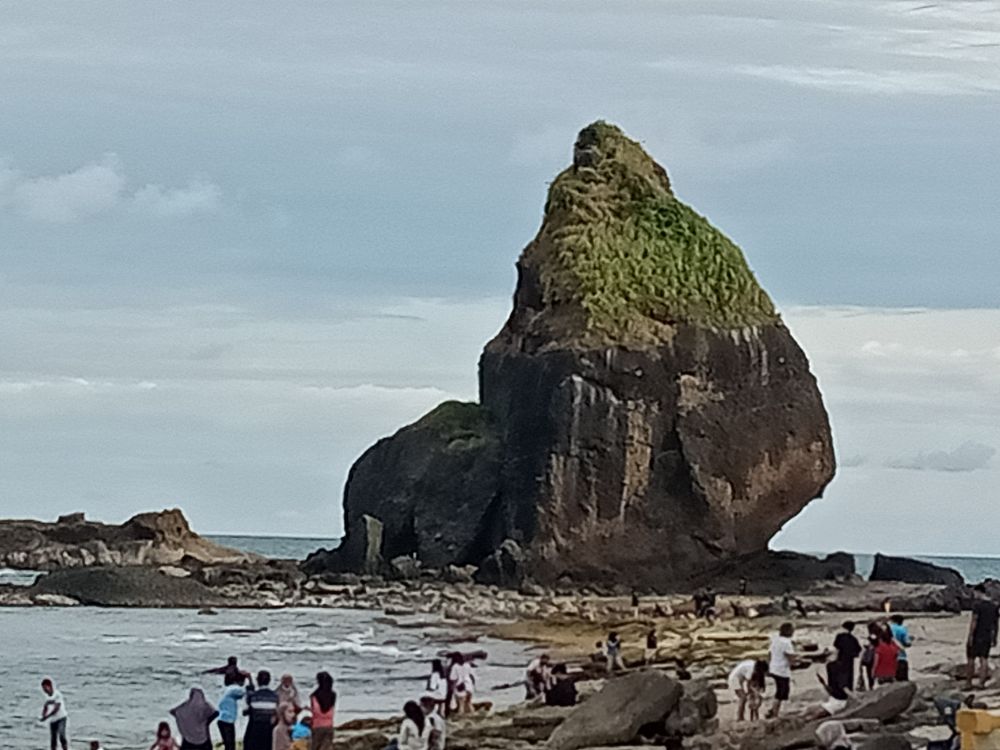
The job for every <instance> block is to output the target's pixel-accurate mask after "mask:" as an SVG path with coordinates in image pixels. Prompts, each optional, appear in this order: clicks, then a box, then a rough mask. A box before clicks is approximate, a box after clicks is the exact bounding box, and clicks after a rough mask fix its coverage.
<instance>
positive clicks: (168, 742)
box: [149, 721, 180, 750]
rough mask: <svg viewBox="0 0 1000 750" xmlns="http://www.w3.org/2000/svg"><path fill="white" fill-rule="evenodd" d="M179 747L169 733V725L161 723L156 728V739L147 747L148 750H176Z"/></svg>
mask: <svg viewBox="0 0 1000 750" xmlns="http://www.w3.org/2000/svg"><path fill="white" fill-rule="evenodd" d="M179 747H180V746H179V745H178V744H177V740H175V739H174V736H173V735H172V734H171V733H170V725H169V724H167V722H165V721H161V722H160V725H159V726H158V727H156V739H155V740H154V741H153V744H152V745H150V746H149V750H178V748H179Z"/></svg>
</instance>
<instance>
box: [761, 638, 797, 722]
mask: <svg viewBox="0 0 1000 750" xmlns="http://www.w3.org/2000/svg"><path fill="white" fill-rule="evenodd" d="M793 635H795V626H794V625H792V623H790V622H786V623H783V624H782V625H781V627H780V628H778V634H777V635H776V636H774V637H773V638H771V653H770V657H771V658H770V661H769V662H768V671H769V672H770V673H771V679H773V680H774V702H773V703H772V704H771V710H770V711H768V712H767V718H769V719H776V718H778V716H779V715H780V713H781V704H782V703H784V702H785V701H787V700H788V699H789V697H790V696H791V690H792V667H794V666H795V665H797V664H798V661H799V657H798V655H797V654H796V653H795V644H793V643H792V636H793Z"/></svg>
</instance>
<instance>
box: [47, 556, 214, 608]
mask: <svg viewBox="0 0 1000 750" xmlns="http://www.w3.org/2000/svg"><path fill="white" fill-rule="evenodd" d="M28 593H29V594H30V595H36V594H58V595H60V596H68V597H71V598H73V599H76V600H77V601H79V602H80V603H81V604H85V605H89V606H94V607H212V606H217V605H220V604H223V603H224V601H223V599H222V597H221V596H219V595H218V594H217V593H215V592H214V591H212V590H211V589H209V588H208V587H207V586H205V585H204V584H202V583H200V582H198V581H195V580H192V579H191V578H175V577H173V576H169V575H165V574H164V573H161V572H160V571H159V570H157V569H156V568H148V567H136V566H133V567H118V566H95V567H89V568H68V569H65V570H57V571H54V572H52V573H49V574H48V575H45V576H43V577H42V578H40V579H38V581H37V582H36V583H35V585H34V586H32V587H31V588H30V589H29V591H28Z"/></svg>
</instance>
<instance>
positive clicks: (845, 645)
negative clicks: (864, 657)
mask: <svg viewBox="0 0 1000 750" xmlns="http://www.w3.org/2000/svg"><path fill="white" fill-rule="evenodd" d="M833 648H834V650H835V651H836V652H837V655H836V657H835V659H834V661H833V662H831V664H833V665H835V666H834V671H835V672H836V673H837V678H838V679H837V682H838V686H839V687H843V688H844V689H845V690H853V689H854V661H855V660H856V659H857V658H858V657H859V656H861V644H860V643H859V642H858V639H857V638H855V637H854V623H853V622H851V621H850V620H848V621H847V622H845V623H844V629H843V630H842V631H840V632H839V633H837V637H836V638H834V639H833Z"/></svg>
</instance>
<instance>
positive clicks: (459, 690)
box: [448, 653, 476, 714]
mask: <svg viewBox="0 0 1000 750" xmlns="http://www.w3.org/2000/svg"><path fill="white" fill-rule="evenodd" d="M448 682H449V684H450V685H451V689H452V695H454V696H455V709H456V711H457V712H458V713H460V714H471V713H472V696H473V695H474V694H475V691H476V674H475V672H473V671H472V663H471V662H468V661H466V660H465V657H464V656H462V654H457V653H456V654H454V655H453V656H452V664H451V672H450V673H449V674H448Z"/></svg>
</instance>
